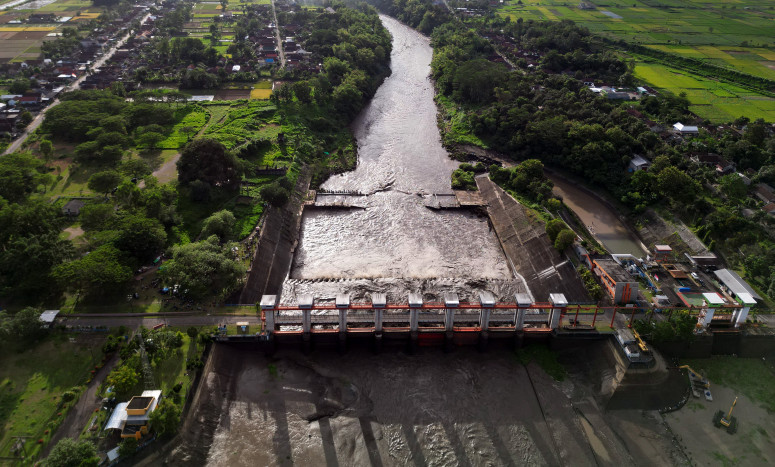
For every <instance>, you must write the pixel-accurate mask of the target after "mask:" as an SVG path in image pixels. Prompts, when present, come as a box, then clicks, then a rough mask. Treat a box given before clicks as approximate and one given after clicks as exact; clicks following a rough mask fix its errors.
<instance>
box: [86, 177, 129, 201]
mask: <svg viewBox="0 0 775 467" xmlns="http://www.w3.org/2000/svg"><path fill="white" fill-rule="evenodd" d="M119 183H121V175H120V174H119V173H118V172H116V171H115V170H105V171H102V172H97V173H95V174H94V175H92V176H91V177H89V182H88V183H87V185H86V186H88V187H89V189H90V190H92V191H96V192H98V193H105V197H106V198H107V197H108V192H110V191H111V190H112V189H114V188H116V187H118V184H119Z"/></svg>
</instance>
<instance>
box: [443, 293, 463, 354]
mask: <svg viewBox="0 0 775 467" xmlns="http://www.w3.org/2000/svg"><path fill="white" fill-rule="evenodd" d="M459 306H460V299H459V297H458V295H457V294H456V293H454V292H446V293H445V294H444V352H451V351H452V349H454V346H455V342H454V338H455V310H457V308H458V307H459Z"/></svg>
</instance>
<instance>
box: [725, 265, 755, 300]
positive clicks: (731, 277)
mask: <svg viewBox="0 0 775 467" xmlns="http://www.w3.org/2000/svg"><path fill="white" fill-rule="evenodd" d="M713 274H715V275H716V278H718V281H719V282H720V283H721V285H722V286H723V287H724V288H725V289H726V290H727V292H729V293H730V294H731V295H733V296H735V297H740V295H741V294H746V293H747V294H749V295H750V296H751V297H752V298H753V299H754V300H757V301H761V300H762V297H761V295H759V294H758V293H756V291H755V290H754V289H753V287H751V286H750V285H748V282H746V281H744V280H743V278H742V277H740V276H739V275H738V274H737V273H736V272H735V271H733V270H731V269H719V270H717V271H713Z"/></svg>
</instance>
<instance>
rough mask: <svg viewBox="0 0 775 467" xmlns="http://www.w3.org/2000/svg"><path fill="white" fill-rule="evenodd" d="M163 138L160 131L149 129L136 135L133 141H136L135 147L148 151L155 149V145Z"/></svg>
mask: <svg viewBox="0 0 775 467" xmlns="http://www.w3.org/2000/svg"><path fill="white" fill-rule="evenodd" d="M165 138H166V137H165V136H164V135H163V134H161V133H157V132H155V131H149V132H147V133H143V134H142V135H140V136H138V137H137V139H136V140H135V142H136V143H137V147H139V148H143V150H144V151H145V152H149V151H152V150H154V149H156V146H157V145H158V144H159V143H161V142H162V141H164V139H165Z"/></svg>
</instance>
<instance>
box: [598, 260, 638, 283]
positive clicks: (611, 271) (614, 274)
mask: <svg viewBox="0 0 775 467" xmlns="http://www.w3.org/2000/svg"><path fill="white" fill-rule="evenodd" d="M594 262H595V263H596V264H597V265H598V266H599V267H600V268H601V269H603V270H604V271H605V272H606V274H608V275H609V276H611V279H613V280H615V281H616V282H633V281H634V279H632V278H631V277H630V275H629V274H628V273H627V271H625V270H624V268H623V267H622V266H621V265H620V264H619V263H617V262H616V260H615V259H613V258H596V259H595V260H594Z"/></svg>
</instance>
